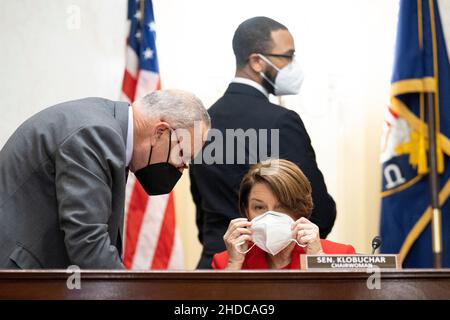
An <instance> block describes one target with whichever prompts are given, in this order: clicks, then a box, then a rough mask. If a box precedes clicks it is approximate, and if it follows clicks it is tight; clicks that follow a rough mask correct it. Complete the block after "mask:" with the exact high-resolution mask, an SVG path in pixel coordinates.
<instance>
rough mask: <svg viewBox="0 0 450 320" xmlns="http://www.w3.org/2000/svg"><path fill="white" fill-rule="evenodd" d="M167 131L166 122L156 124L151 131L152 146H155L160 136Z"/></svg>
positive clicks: (168, 128)
mask: <svg viewBox="0 0 450 320" xmlns="http://www.w3.org/2000/svg"><path fill="white" fill-rule="evenodd" d="M168 130H170V125H169V124H168V123H167V122H165V121H159V122H157V123H156V124H155V125H154V127H153V130H152V145H155V143H156V142H157V141H158V140H159V139H160V138H161V136H162V135H163V134H164V133H165V132H167V131H168Z"/></svg>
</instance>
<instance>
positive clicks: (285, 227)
mask: <svg viewBox="0 0 450 320" xmlns="http://www.w3.org/2000/svg"><path fill="white" fill-rule="evenodd" d="M312 207H313V203H312V197H311V185H310V183H309V181H308V179H307V178H306V177H305V175H304V174H303V172H302V171H301V170H300V169H299V168H298V166H297V165H295V164H294V163H292V162H290V161H287V160H267V161H263V162H261V163H258V164H256V165H254V166H253V167H252V168H251V169H250V170H249V172H248V173H247V174H246V175H245V176H244V178H243V180H242V182H241V187H240V191H239V209H240V211H241V214H242V216H245V218H237V219H234V220H232V221H231V222H230V225H229V227H228V230H227V231H226V233H225V235H224V237H223V239H224V241H225V245H226V247H227V250H226V251H223V252H221V253H218V254H216V255H214V258H213V262H212V267H213V268H214V269H228V270H242V269H300V254H305V253H306V254H354V253H355V249H354V248H353V247H352V246H350V245H344V244H340V243H336V242H332V241H328V240H322V239H320V237H319V228H318V227H317V226H316V225H315V224H314V223H312V222H311V221H309V220H308V218H309V216H310V215H311V211H312Z"/></svg>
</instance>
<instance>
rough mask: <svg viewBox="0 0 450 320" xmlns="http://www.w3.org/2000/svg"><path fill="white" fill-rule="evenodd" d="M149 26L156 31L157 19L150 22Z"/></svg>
mask: <svg viewBox="0 0 450 320" xmlns="http://www.w3.org/2000/svg"><path fill="white" fill-rule="evenodd" d="M148 28H149V29H150V31H152V32H155V31H156V23H155V21H152V22H150V23H149V24H148Z"/></svg>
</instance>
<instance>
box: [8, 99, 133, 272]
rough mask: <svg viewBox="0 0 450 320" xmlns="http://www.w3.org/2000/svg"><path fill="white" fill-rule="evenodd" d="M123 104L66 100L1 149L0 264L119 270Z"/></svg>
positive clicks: (38, 116) (124, 134)
mask: <svg viewBox="0 0 450 320" xmlns="http://www.w3.org/2000/svg"><path fill="white" fill-rule="evenodd" d="M127 130H128V104H127V103H124V102H113V101H109V100H106V99H100V98H88V99H82V100H77V101H71V102H65V103H62V104H59V105H56V106H53V107H50V108H47V109H45V110H43V111H41V112H39V113H37V114H36V115H34V116H32V117H31V118H30V119H28V120H27V121H25V122H24V123H23V124H22V125H21V126H20V127H19V128H18V129H17V130H16V131H15V132H14V134H13V135H12V136H11V137H10V139H9V140H8V141H7V142H6V144H5V146H4V147H3V148H2V150H1V151H0V268H22V269H39V268H66V267H67V266H69V265H77V266H79V267H80V268H106V269H120V268H123V266H122V261H121V258H120V253H119V251H118V249H117V248H116V247H117V246H120V243H119V242H120V241H118V238H119V230H120V229H122V227H123V214H124V198H125V182H126V177H125V161H126V160H125V159H126V156H125V150H126V147H125V144H126V137H127Z"/></svg>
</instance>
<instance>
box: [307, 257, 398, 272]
mask: <svg viewBox="0 0 450 320" xmlns="http://www.w3.org/2000/svg"><path fill="white" fill-rule="evenodd" d="M300 266H301V269H302V270H312V269H334V270H336V269H368V268H374V267H378V268H380V269H401V265H400V263H399V259H398V256H397V255H395V254H327V255H308V254H302V255H300Z"/></svg>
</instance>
